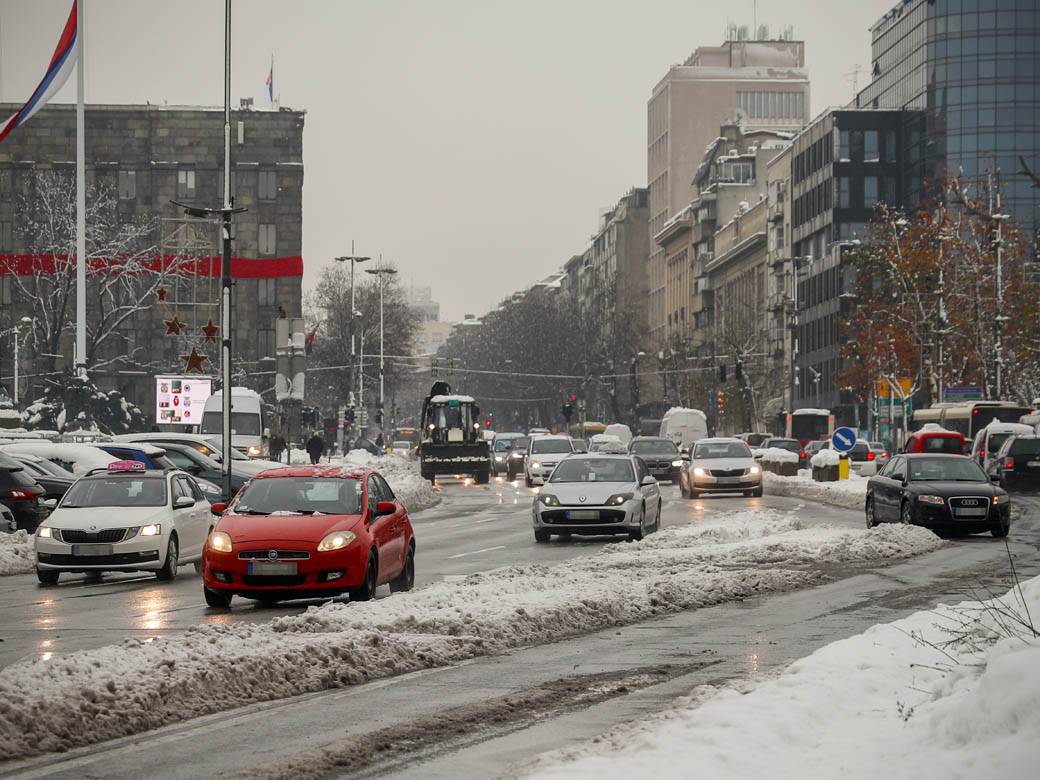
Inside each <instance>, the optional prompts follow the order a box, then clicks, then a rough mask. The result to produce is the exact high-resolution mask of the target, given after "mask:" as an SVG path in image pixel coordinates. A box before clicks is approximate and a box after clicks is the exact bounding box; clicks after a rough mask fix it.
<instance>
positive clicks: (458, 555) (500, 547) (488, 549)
mask: <svg viewBox="0 0 1040 780" xmlns="http://www.w3.org/2000/svg"><path fill="white" fill-rule="evenodd" d="M504 549H506V546H505V545H504V544H500V545H498V546H497V547H485V548H484V549H482V550H470V551H469V552H464V553H456V554H455V555H449V556H448V560H449V561H450V560H452V559H453V558H465V557H466V556H467V555H480V553H486V552H493V551H494V550H504Z"/></svg>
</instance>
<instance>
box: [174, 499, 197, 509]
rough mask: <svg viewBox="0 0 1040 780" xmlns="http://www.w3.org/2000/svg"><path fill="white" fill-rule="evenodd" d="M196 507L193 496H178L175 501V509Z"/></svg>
mask: <svg viewBox="0 0 1040 780" xmlns="http://www.w3.org/2000/svg"><path fill="white" fill-rule="evenodd" d="M193 506H195V499H194V498H192V497H191V496H177V498H175V499H173V508H174V509H190V508H191V507H193Z"/></svg>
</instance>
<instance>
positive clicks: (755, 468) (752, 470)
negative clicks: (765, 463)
mask: <svg viewBox="0 0 1040 780" xmlns="http://www.w3.org/2000/svg"><path fill="white" fill-rule="evenodd" d="M760 471H762V469H760V468H759V467H758V466H752V467H751V468H750V469H748V473H749V474H758V473H759V472H760Z"/></svg>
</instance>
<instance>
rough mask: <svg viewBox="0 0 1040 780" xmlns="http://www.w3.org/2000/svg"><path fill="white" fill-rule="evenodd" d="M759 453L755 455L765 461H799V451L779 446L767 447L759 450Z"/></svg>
mask: <svg viewBox="0 0 1040 780" xmlns="http://www.w3.org/2000/svg"><path fill="white" fill-rule="evenodd" d="M757 453H758V454H756V455H755V457H756V458H758V459H759V460H761V461H762V462H763V463H797V462H798V461H799V457H798V453H797V452H791V451H790V450H782V449H780V448H779V447H766V448H765V449H760V450H758V451H757Z"/></svg>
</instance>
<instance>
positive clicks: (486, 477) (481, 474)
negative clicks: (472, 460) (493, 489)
mask: <svg viewBox="0 0 1040 780" xmlns="http://www.w3.org/2000/svg"><path fill="white" fill-rule="evenodd" d="M473 481H474V482H476V483H477V484H478V485H486V484H487V483H488V482H490V481H491V475H490V474H489V473H488V472H486V471H478V472H477V474H476V477H475V478H474V480H473Z"/></svg>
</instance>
